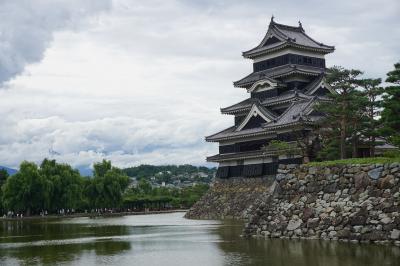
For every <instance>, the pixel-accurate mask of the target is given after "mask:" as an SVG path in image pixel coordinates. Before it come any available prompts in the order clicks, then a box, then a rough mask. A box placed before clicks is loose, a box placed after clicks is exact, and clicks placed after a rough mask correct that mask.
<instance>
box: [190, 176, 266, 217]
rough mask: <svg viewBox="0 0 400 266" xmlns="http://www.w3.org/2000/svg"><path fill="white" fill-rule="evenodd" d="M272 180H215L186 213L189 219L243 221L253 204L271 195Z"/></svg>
mask: <svg viewBox="0 0 400 266" xmlns="http://www.w3.org/2000/svg"><path fill="white" fill-rule="evenodd" d="M272 183H273V179H271V178H270V179H268V178H251V179H249V178H230V179H217V180H216V182H214V184H213V186H212V187H211V188H210V190H209V191H208V192H207V193H206V194H205V195H204V196H203V197H202V198H201V199H200V200H199V201H198V202H197V203H196V204H195V205H194V206H193V207H192V208H191V209H190V210H189V211H188V212H187V213H186V215H185V217H187V218H191V219H244V218H246V217H247V216H248V215H247V214H248V211H249V210H252V209H253V206H254V204H257V202H258V201H262V200H263V199H265V198H267V197H268V195H271V193H270V190H271V184H272Z"/></svg>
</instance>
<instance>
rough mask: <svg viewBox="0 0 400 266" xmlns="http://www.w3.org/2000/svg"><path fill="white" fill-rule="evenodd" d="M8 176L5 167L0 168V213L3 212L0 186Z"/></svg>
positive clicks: (0, 188)
mask: <svg viewBox="0 0 400 266" xmlns="http://www.w3.org/2000/svg"><path fill="white" fill-rule="evenodd" d="M8 176H9V175H8V172H7V171H6V170H5V169H0V214H1V213H3V212H4V206H3V193H2V188H3V185H4V184H5V183H6V181H7V178H8Z"/></svg>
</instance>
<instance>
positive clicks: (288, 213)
mask: <svg viewBox="0 0 400 266" xmlns="http://www.w3.org/2000/svg"><path fill="white" fill-rule="evenodd" d="M399 181H400V164H399V163H392V164H385V165H382V164H374V165H339V166H332V167H311V166H307V165H301V166H295V165H280V168H279V170H278V175H277V176H276V188H275V192H274V195H273V196H266V197H262V198H261V199H260V198H259V199H258V200H257V201H256V202H257V204H256V205H255V204H253V207H252V208H250V209H249V210H248V212H247V214H248V223H246V227H245V229H244V234H245V235H248V236H263V237H280V238H320V239H331V240H345V241H354V242H383V243H386V242H393V243H395V244H397V245H400V190H399V189H400V182H399Z"/></svg>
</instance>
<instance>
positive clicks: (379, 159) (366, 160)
mask: <svg viewBox="0 0 400 266" xmlns="http://www.w3.org/2000/svg"><path fill="white" fill-rule="evenodd" d="M394 162H398V163H400V157H397V158H390V157H373V158H351V159H344V160H334V161H324V162H311V163H308V164H307V165H308V166H333V165H345V164H375V163H381V164H385V163H394Z"/></svg>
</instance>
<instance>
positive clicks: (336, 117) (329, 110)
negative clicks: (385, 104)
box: [317, 66, 365, 159]
mask: <svg viewBox="0 0 400 266" xmlns="http://www.w3.org/2000/svg"><path fill="white" fill-rule="evenodd" d="M361 74H362V72H361V71H360V70H355V69H351V70H348V69H344V68H342V67H338V66H334V67H332V68H330V69H328V73H327V76H326V81H327V82H328V84H329V85H330V87H331V88H332V89H333V90H334V91H335V93H333V94H331V95H330V97H331V101H330V102H321V103H320V104H319V106H318V108H317V109H318V110H319V111H321V112H323V113H324V114H325V115H326V119H324V120H323V126H325V127H329V128H331V130H328V131H326V132H329V133H335V132H337V133H338V134H339V136H338V139H339V143H340V158H341V159H345V158H346V140H347V138H348V137H351V139H352V140H353V144H354V145H356V144H357V143H356V142H357V135H356V133H357V130H358V129H359V125H360V123H361V120H362V115H363V112H362V110H363V109H362V104H363V102H365V98H363V96H362V94H361V93H360V92H359V91H357V87H358V85H357V79H358V77H359V76H360V75H361Z"/></svg>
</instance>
